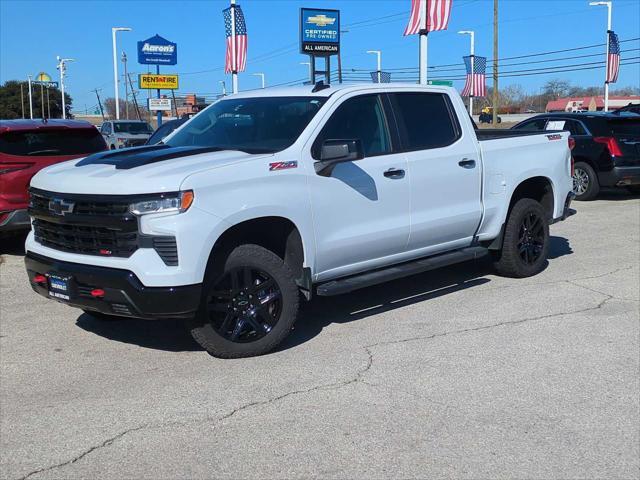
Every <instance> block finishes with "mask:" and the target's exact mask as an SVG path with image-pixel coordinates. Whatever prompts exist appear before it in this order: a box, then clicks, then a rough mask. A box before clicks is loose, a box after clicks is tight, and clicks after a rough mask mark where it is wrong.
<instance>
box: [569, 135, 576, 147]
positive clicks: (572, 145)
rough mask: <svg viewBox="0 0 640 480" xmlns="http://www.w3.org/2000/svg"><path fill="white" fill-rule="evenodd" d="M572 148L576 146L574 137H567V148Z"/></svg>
mask: <svg viewBox="0 0 640 480" xmlns="http://www.w3.org/2000/svg"><path fill="white" fill-rule="evenodd" d="M574 148H576V139H575V138H573V137H569V150H573V149H574Z"/></svg>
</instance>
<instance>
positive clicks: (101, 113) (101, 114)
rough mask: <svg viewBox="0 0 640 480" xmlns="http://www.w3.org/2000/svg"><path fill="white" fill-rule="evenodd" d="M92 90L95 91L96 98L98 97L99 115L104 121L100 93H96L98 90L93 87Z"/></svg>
mask: <svg viewBox="0 0 640 480" xmlns="http://www.w3.org/2000/svg"><path fill="white" fill-rule="evenodd" d="M93 91H94V92H96V98H97V99H98V107H100V116H101V117H102V121H103V122H104V110H103V109H102V102H101V101H100V94H99V93H98V92H99V90H98V89H97V88H95V89H94V90H93Z"/></svg>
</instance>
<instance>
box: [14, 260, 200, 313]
mask: <svg viewBox="0 0 640 480" xmlns="http://www.w3.org/2000/svg"><path fill="white" fill-rule="evenodd" d="M24 262H25V266H26V268H27V274H28V276H29V282H30V283H31V288H33V290H34V291H35V292H36V293H38V294H40V295H42V296H43V297H46V298H49V299H54V300H56V301H59V302H61V303H65V304H67V305H70V306H73V307H78V308H82V309H83V310H91V311H96V312H102V313H106V314H109V315H119V316H125V317H135V318H146V319H160V318H189V317H192V316H193V315H194V314H195V312H196V310H197V309H198V305H199V304H200V295H201V289H202V285H201V284H195V285H184V286H180V287H146V286H144V285H143V284H142V282H140V280H139V279H138V277H136V275H135V274H134V273H132V272H131V271H128V270H121V269H116V268H108V267H97V266H93V265H82V264H79V263H71V262H63V261H59V260H55V259H53V258H49V257H45V256H42V255H37V254H34V253H33V252H28V253H27V255H26V257H25V260H24ZM36 275H44V276H45V277H46V278H47V281H46V282H43V283H37V282H36V281H35V280H34V278H35V277H36ZM51 275H56V276H64V277H67V278H69V290H68V296H69V300H60V299H58V298H54V297H53V296H51V295H50V292H49V278H50V277H51ZM95 289H100V290H103V291H104V294H103V296H101V297H94V296H92V294H91V292H92V291H94V290H95Z"/></svg>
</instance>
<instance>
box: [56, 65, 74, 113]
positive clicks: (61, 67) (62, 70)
mask: <svg viewBox="0 0 640 480" xmlns="http://www.w3.org/2000/svg"><path fill="white" fill-rule="evenodd" d="M56 59H57V60H58V66H57V67H56V68H57V69H58V70H60V92H61V93H62V118H63V119H64V118H67V107H66V105H65V98H64V74H65V73H67V62H73V61H75V60H74V59H73V58H60V55H58V56H57V57H56Z"/></svg>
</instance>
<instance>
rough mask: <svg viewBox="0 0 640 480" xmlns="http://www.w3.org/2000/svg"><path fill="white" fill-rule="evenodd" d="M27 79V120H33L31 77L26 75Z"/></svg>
mask: <svg viewBox="0 0 640 480" xmlns="http://www.w3.org/2000/svg"><path fill="white" fill-rule="evenodd" d="M28 78H29V118H30V119H31V120H33V100H32V98H31V75H28Z"/></svg>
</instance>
